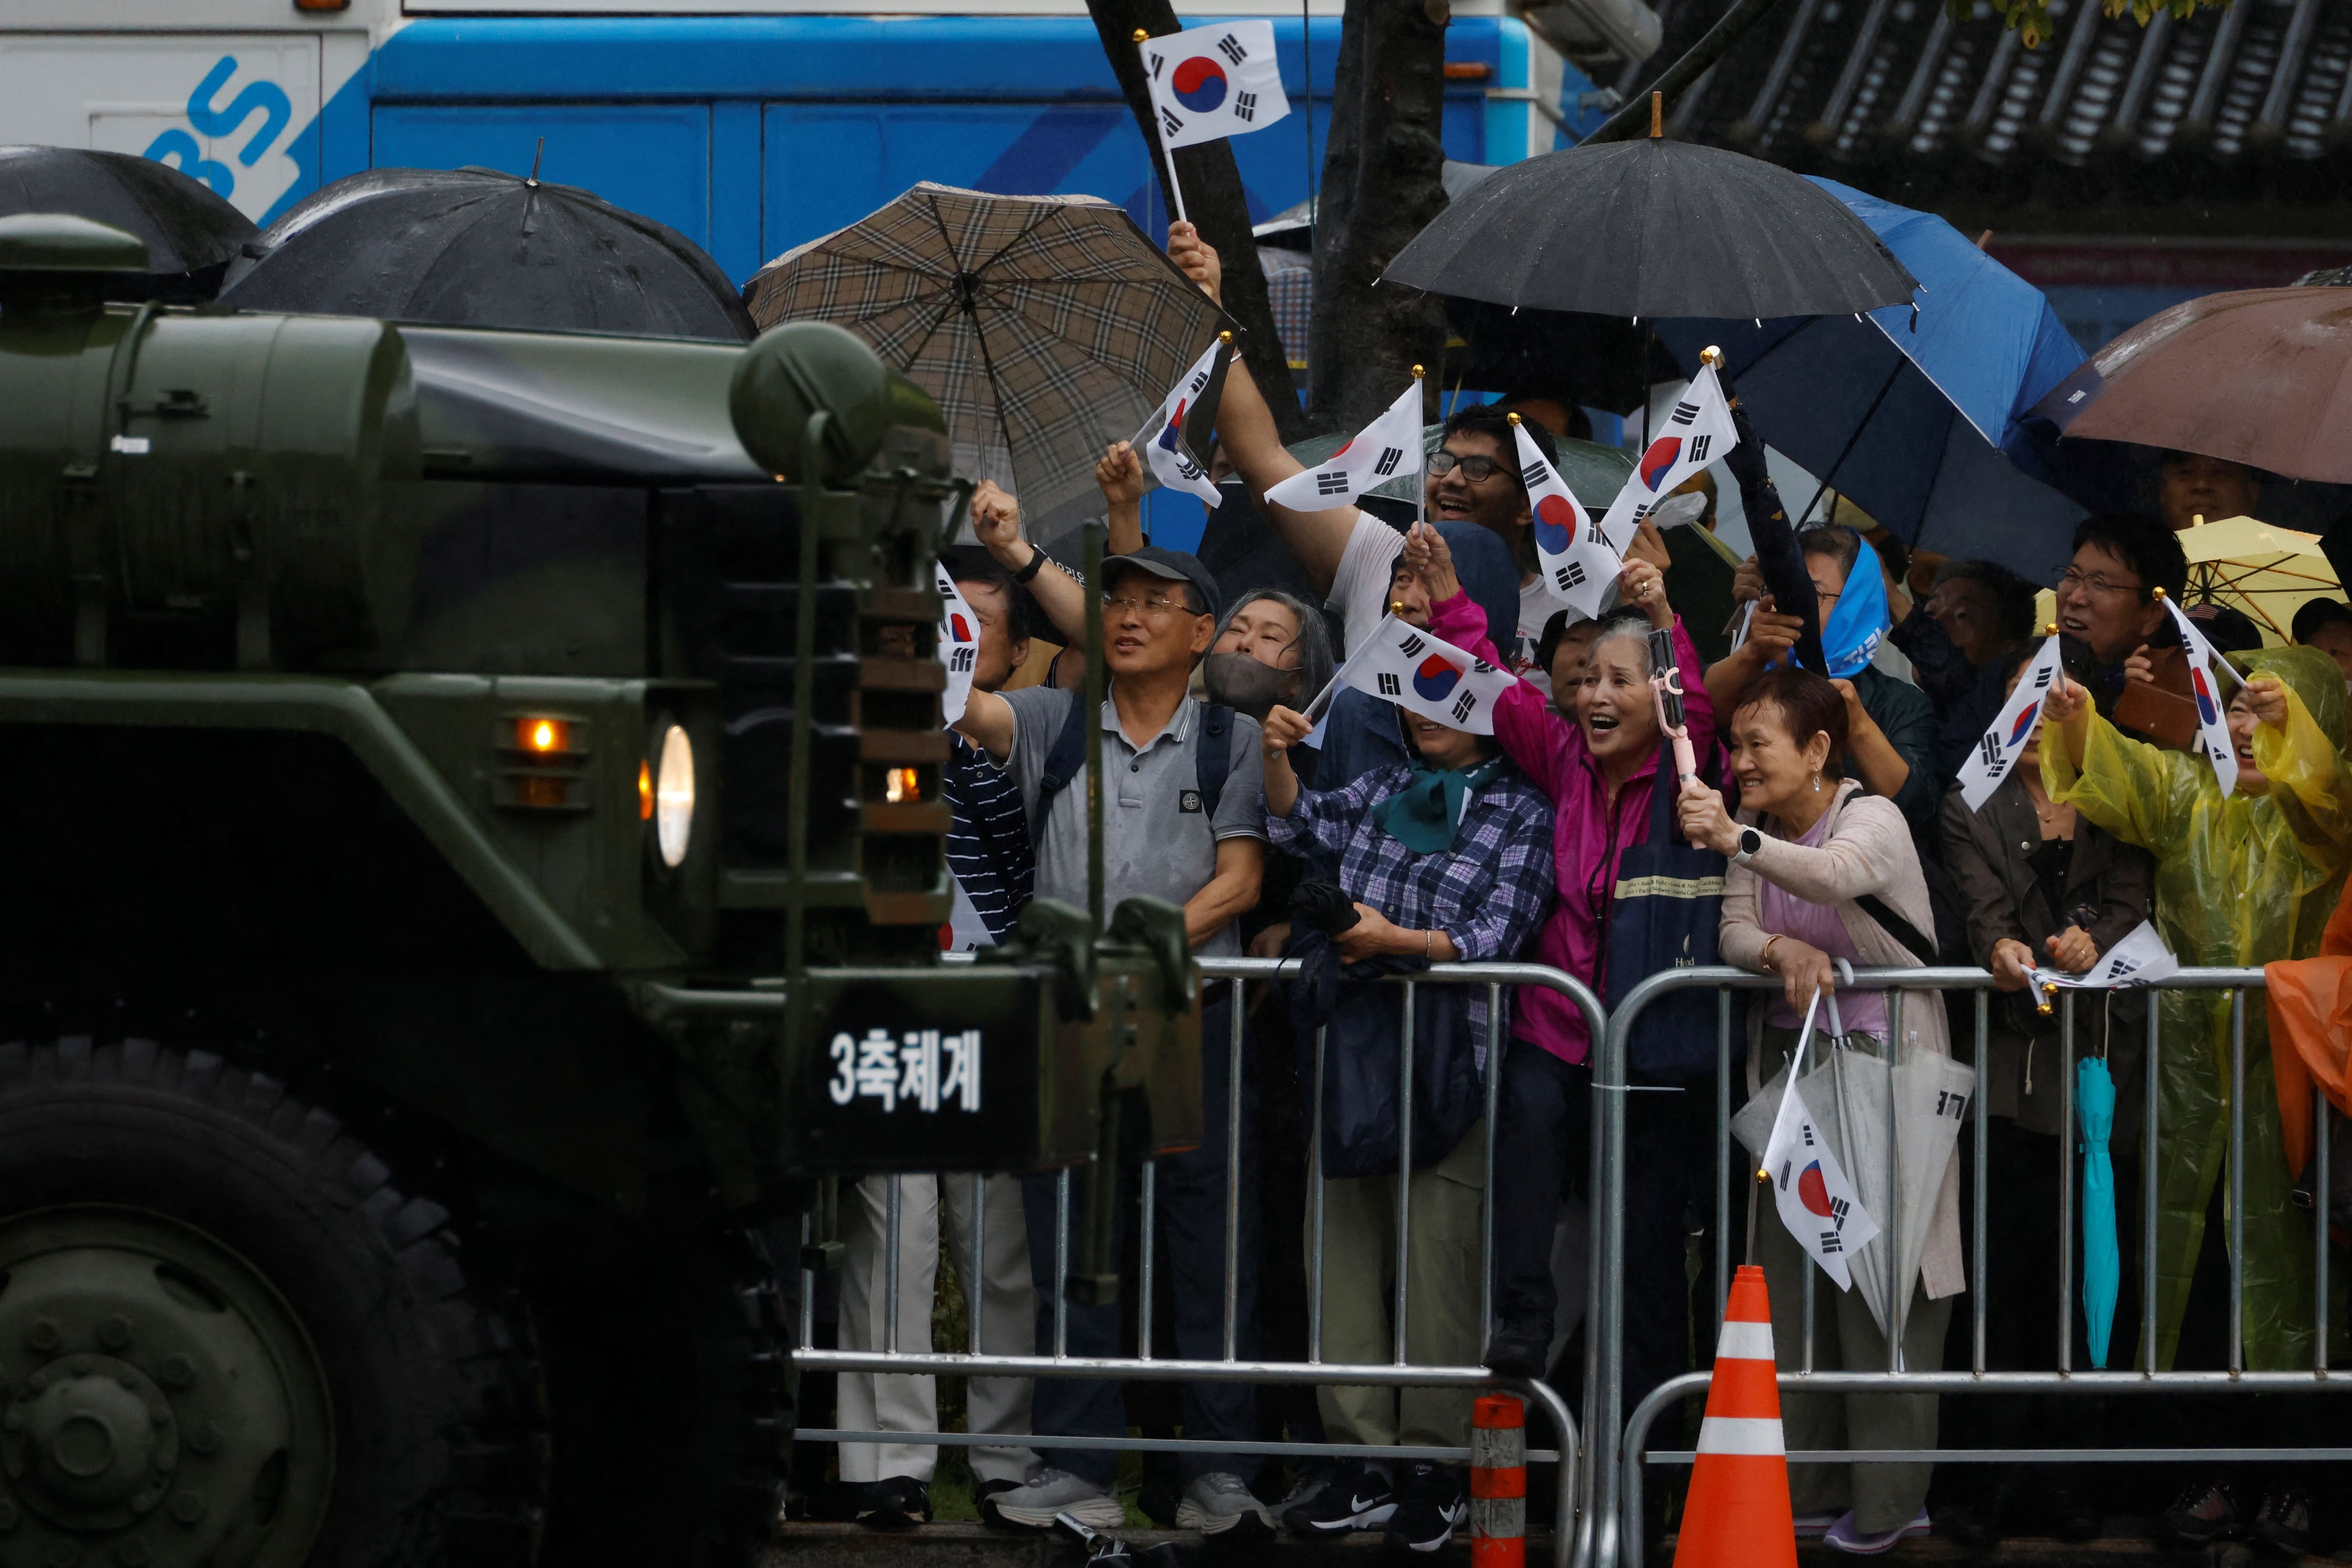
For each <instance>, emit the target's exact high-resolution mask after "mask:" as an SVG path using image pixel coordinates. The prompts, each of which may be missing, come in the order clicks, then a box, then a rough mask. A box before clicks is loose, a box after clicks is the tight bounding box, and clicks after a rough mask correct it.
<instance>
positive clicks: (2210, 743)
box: [2164, 594, 2238, 796]
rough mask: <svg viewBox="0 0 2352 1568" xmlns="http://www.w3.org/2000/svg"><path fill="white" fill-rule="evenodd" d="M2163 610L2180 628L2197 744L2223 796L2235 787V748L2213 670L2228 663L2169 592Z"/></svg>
mask: <svg viewBox="0 0 2352 1568" xmlns="http://www.w3.org/2000/svg"><path fill="white" fill-rule="evenodd" d="M2164 607H2165V608H2166V609H2167V610H2169V611H2171V612H2172V623H2173V624H2174V625H2175V626H2178V627H2179V628H2180V645H2181V647H2182V649H2183V650H2184V651H2186V652H2187V653H2188V654H2189V695H2190V696H2191V697H2193V698H2195V699H2196V702H2197V740H2198V744H2199V745H2200V747H2203V748H2204V752H2205V756H2206V758H2207V760H2209V761H2210V762H2211V763H2212V764H2213V777H2214V778H2215V779H2219V780H2220V781H2221V793H2222V794H2223V795H2225V796H2226V795H2228V794H2229V793H2230V792H2231V791H2232V790H2234V789H2237V787H2238V747H2237V743H2236V742H2234V741H2232V740H2231V738H2230V717H2229V710H2228V709H2227V708H2225V707H2224V706H2222V704H2221V685H2220V684H2219V683H2218V682H2217V680H2216V679H2215V677H2214V674H2213V669H2214V666H2215V665H2217V664H2218V665H2220V666H2221V668H2223V669H2230V662H2229V661H2228V660H2227V659H2224V658H2223V657H2221V654H2219V653H2215V652H2214V651H2213V644H2212V643H2209V642H2207V641H2206V640H2205V633H2204V632H2200V631H2199V630H2198V629H2197V622H2194V621H2191V620H2190V619H2189V617H2188V616H2187V615H2186V614H2185V613H2183V612H2182V611H2181V608H2180V606H2179V605H2178V604H2175V603H2174V602H2173V601H2172V596H2171V595H2170V594H2166V595H2165V596H2164ZM2236 673H2237V672H2236V671H2235V670H2231V674H2236Z"/></svg>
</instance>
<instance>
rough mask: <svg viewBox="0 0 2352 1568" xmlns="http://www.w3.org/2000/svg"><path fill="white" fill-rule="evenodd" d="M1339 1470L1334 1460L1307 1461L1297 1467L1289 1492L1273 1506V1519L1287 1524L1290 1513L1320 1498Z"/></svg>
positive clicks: (1336, 1461)
mask: <svg viewBox="0 0 2352 1568" xmlns="http://www.w3.org/2000/svg"><path fill="white" fill-rule="evenodd" d="M1339 1468H1340V1467H1339V1461H1338V1460H1336V1459H1308V1460H1307V1461H1305V1462H1304V1463H1302V1464H1301V1465H1300V1466H1299V1467H1298V1476H1297V1479H1295V1480H1293V1481H1292V1482H1291V1483H1290V1490H1289V1491H1288V1492H1287V1493H1286V1494H1285V1496H1284V1497H1283V1500H1281V1501H1280V1502H1278V1503H1276V1504H1275V1505H1274V1517H1275V1518H1276V1519H1278V1520H1281V1521H1283V1522H1284V1523H1285V1524H1288V1523H1289V1522H1290V1511H1291V1510H1292V1509H1295V1508H1305V1507H1306V1506H1307V1504H1308V1503H1310V1502H1313V1501H1314V1500H1316V1499H1317V1498H1318V1497H1321V1496H1322V1495H1323V1489H1324V1488H1325V1487H1328V1486H1329V1485H1330V1484H1331V1479H1332V1478H1333V1477H1334V1476H1337V1475H1338V1474H1339Z"/></svg>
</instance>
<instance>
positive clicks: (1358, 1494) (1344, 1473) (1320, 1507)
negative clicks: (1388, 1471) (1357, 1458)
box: [1282, 1462, 1397, 1535]
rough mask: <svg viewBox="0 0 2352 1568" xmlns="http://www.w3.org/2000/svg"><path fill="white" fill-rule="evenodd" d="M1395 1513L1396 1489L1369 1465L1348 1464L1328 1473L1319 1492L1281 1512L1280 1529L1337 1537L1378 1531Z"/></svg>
mask: <svg viewBox="0 0 2352 1568" xmlns="http://www.w3.org/2000/svg"><path fill="white" fill-rule="evenodd" d="M1396 1511H1397V1495H1396V1489H1395V1488H1394V1487H1392V1486H1391V1485H1390V1484H1389V1479H1388V1477H1386V1476H1384V1475H1382V1474H1381V1472H1380V1471H1378V1470H1376V1469H1372V1468H1371V1467H1370V1466H1369V1465H1363V1464H1357V1463H1352V1462H1351V1463H1349V1464H1344V1465H1341V1466H1340V1467H1339V1469H1337V1470H1335V1471H1333V1472H1332V1475H1331V1479H1330V1480H1329V1481H1328V1482H1327V1483H1325V1485H1324V1487H1323V1490H1320V1491H1318V1492H1317V1493H1316V1494H1315V1495H1314V1496H1313V1497H1311V1498H1309V1499H1307V1501H1305V1502H1303V1503H1300V1504H1298V1505H1297V1506H1296V1507H1292V1508H1286V1509H1284V1510H1283V1511H1282V1525H1283V1528H1284V1529H1286V1530H1287V1531H1290V1532H1291V1533H1292V1534H1293V1535H1337V1534H1339V1532H1340V1531H1347V1530H1378V1529H1379V1528H1380V1527H1381V1525H1383V1524H1386V1523H1387V1522H1388V1521H1389V1516H1390V1515H1391V1514H1392V1513H1394V1512H1396Z"/></svg>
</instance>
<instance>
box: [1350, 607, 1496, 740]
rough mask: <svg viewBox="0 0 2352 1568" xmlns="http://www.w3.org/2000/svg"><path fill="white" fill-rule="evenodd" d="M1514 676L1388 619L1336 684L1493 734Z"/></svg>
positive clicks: (1375, 629)
mask: <svg viewBox="0 0 2352 1568" xmlns="http://www.w3.org/2000/svg"><path fill="white" fill-rule="evenodd" d="M1516 678H1517V677H1516V676H1514V675H1512V674H1511V673H1510V672H1509V671H1507V670H1498V669H1496V667H1495V666H1494V665H1492V664H1488V663H1486V660H1484V659H1481V658H1479V657H1478V656H1477V655H1476V654H1475V653H1464V652H1463V651H1462V650H1461V649H1459V648H1457V647H1455V646H1454V644H1453V643H1448V642H1445V641H1444V640H1443V639H1441V638H1438V637H1436V636H1433V635H1432V634H1431V633H1430V632H1424V631H1423V630H1422V629H1421V628H1420V627H1418V626H1413V625H1409V624H1408V623H1406V622H1402V621H1400V620H1398V619H1397V618H1396V617H1395V616H1393V615H1389V616H1384V617H1382V619H1381V623H1380V624H1379V625H1377V626H1375V627H1373V628H1372V634H1371V635H1370V636H1369V637H1367V638H1365V639H1364V645H1363V646H1362V647H1361V648H1359V649H1358V650H1357V651H1356V652H1354V653H1350V654H1349V655H1348V662H1347V663H1346V664H1343V665H1341V666H1340V669H1339V674H1337V675H1336V676H1334V677H1333V682H1334V684H1335V685H1337V684H1338V683H1340V682H1345V683H1346V684H1347V685H1351V686H1353V687H1355V688H1356V689H1357V690H1358V691H1360V692H1370V694H1371V695H1374V696H1376V697H1381V698H1383V699H1385V700H1387V701H1389V702H1392V703H1394V704H1396V705H1397V706H1399V707H1402V708H1405V709H1407V710H1409V711H1411V712H1413V713H1417V714H1419V715H1421V716H1423V718H1428V719H1434V720H1435V721H1436V722H1438V723H1439V724H1442V725H1446V726H1448V727H1452V728H1454V729H1466V730H1468V731H1470V732H1471V733H1472V734H1474V735H1492V734H1494V733H1495V699H1496V697H1498V696H1500V695H1502V694H1503V693H1505V692H1507V691H1508V690H1510V688H1511V683H1512V681H1513V680H1515V679H1516ZM1310 706H1311V705H1310Z"/></svg>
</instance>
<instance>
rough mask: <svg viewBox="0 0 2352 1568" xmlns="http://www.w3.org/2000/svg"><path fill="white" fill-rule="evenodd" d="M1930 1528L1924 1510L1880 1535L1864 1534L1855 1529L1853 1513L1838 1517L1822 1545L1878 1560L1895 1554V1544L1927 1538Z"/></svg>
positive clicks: (1833, 1550) (1855, 1555)
mask: <svg viewBox="0 0 2352 1568" xmlns="http://www.w3.org/2000/svg"><path fill="white" fill-rule="evenodd" d="M1929 1528H1930V1526H1929V1522H1928V1519H1927V1510H1926V1509H1924V1508H1923V1509H1921V1510H1920V1511H1918V1513H1917V1515H1916V1516H1915V1517H1914V1518H1913V1519H1912V1521H1911V1522H1910V1523H1908V1524H1903V1525H1897V1526H1896V1527H1895V1529H1893V1530H1889V1531H1883V1532H1882V1533H1880V1534H1877V1535H1864V1533H1863V1532H1862V1531H1860V1530H1858V1529H1856V1528H1855V1526H1854V1522H1853V1512H1852V1511H1850V1510H1849V1511H1847V1512H1844V1513H1842V1514H1840V1515H1838V1518H1837V1522H1836V1523H1835V1524H1832V1525H1831V1526H1830V1528H1829V1533H1828V1534H1826V1535H1824V1536H1822V1545H1824V1546H1826V1547H1828V1548H1829V1549H1830V1550H1831V1551H1832V1552H1845V1553H1847V1554H1848V1555H1850V1556H1854V1557H1875V1556H1877V1555H1878V1554H1879V1553H1880V1552H1892V1551H1894V1550H1895V1542H1898V1541H1902V1540H1905V1539H1906V1538H1907V1537H1910V1536H1914V1535H1925V1534H1927V1531H1928V1529H1929Z"/></svg>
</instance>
